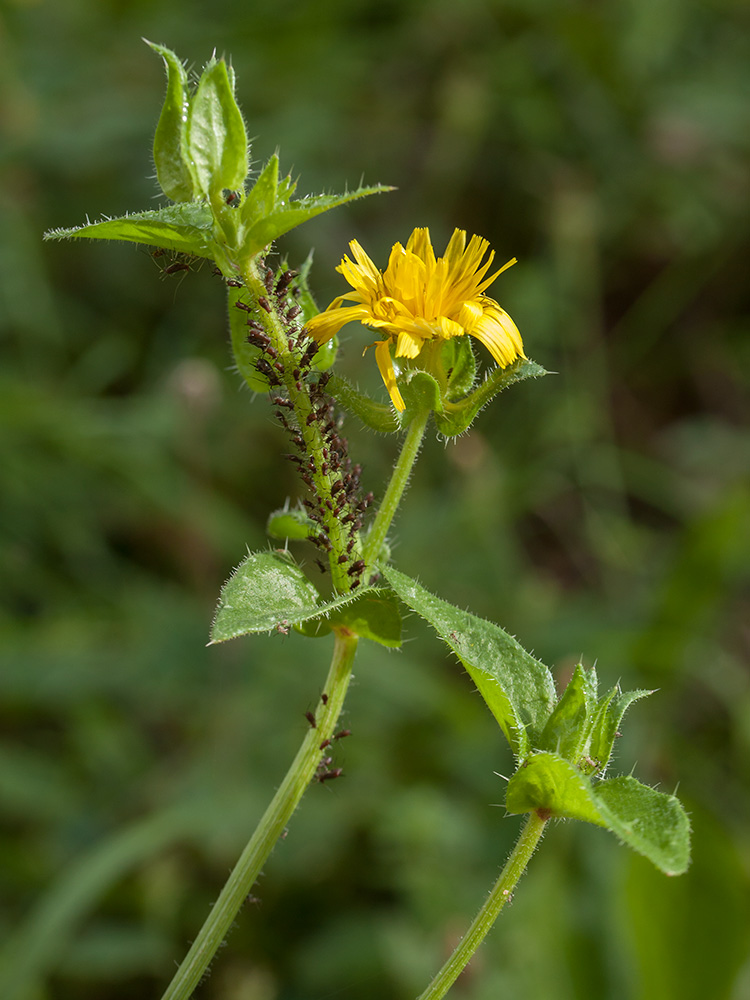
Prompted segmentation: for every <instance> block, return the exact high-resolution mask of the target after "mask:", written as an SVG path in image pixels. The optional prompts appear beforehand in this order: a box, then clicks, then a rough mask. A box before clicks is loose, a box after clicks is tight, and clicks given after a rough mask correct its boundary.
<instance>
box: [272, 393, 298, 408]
mask: <svg viewBox="0 0 750 1000" xmlns="http://www.w3.org/2000/svg"><path fill="white" fill-rule="evenodd" d="M271 402H272V403H273V404H274V406H283V407H284V408H285V409H287V410H293V409H294V403H293V402H292V401H291V399H284V397H283V396H273V397H272V399H271Z"/></svg>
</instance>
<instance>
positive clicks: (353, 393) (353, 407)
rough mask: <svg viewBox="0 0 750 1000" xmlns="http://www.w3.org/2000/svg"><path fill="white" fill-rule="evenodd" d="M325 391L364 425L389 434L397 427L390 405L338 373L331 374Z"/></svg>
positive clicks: (397, 422)
mask: <svg viewBox="0 0 750 1000" xmlns="http://www.w3.org/2000/svg"><path fill="white" fill-rule="evenodd" d="M316 357H317V355H316ZM326 391H327V392H328V393H329V394H330V395H331V396H333V397H334V399H335V400H336V401H337V402H338V403H340V404H341V406H343V407H344V409H345V410H348V411H349V412H350V413H352V414H354V416H355V417H359V419H360V420H361V421H362V423H363V424H364V425H365V426H366V427H371V428H372V429H373V430H375V431H379V432H380V433H381V434H391V433H393V432H394V431H397V430H398V429H399V420H398V417H397V416H396V414H395V413H394V412H393V408H392V407H390V406H384V405H383V403H377V402H375V400H374V399H371V398H370V397H369V396H367V395H365V393H363V392H360V391H359V390H358V389H355V388H354V386H353V385H352V384H351V382H348V381H347V380H346V379H344V378H341V377H340V376H339V375H333V376H331V379H330V381H329V382H328V385H327V386H326Z"/></svg>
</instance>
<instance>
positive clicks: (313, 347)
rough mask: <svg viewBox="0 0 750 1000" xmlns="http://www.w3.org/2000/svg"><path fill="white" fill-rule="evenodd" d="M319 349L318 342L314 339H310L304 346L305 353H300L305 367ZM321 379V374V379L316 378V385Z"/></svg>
mask: <svg viewBox="0 0 750 1000" xmlns="http://www.w3.org/2000/svg"><path fill="white" fill-rule="evenodd" d="M319 349H320V348H319V346H318V342H317V341H316V340H311V341H310V343H309V344H308V345H307V347H306V348H305V353H304V354H303V355H302V364H303V365H305V367H308V366H309V365H310V363H311V362H312V359H313V358H314V357H315V355H316V354H317V353H318V350H319ZM321 381H322V376H321V379H319V380H318V385H320V383H321Z"/></svg>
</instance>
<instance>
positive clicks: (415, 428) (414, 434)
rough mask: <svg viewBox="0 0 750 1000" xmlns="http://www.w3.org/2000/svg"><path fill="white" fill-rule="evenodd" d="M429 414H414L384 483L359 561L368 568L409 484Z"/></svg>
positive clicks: (381, 545)
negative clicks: (386, 482)
mask: <svg viewBox="0 0 750 1000" xmlns="http://www.w3.org/2000/svg"><path fill="white" fill-rule="evenodd" d="M430 412H431V411H430V410H425V411H424V412H423V413H418V414H416V415H415V416H414V418H413V420H412V422H411V423H410V424H409V427H408V430H407V431H406V437H405V438H404V444H403V447H402V448H401V454H400V455H399V456H398V461H397V462H396V466H395V468H394V470H393V474H392V476H391V481H390V482H389V483H388V489H387V490H386V491H385V496H384V497H383V502H382V503H381V504H380V507H379V508H378V513H377V516H376V518H375V520H374V521H373V524H372V528H371V529H370V531H369V533H368V535H367V539H366V541H365V549H364V553H363V558H364V560H365V562H366V563H367V566H368V567H370V566H372V564H373V563H374V562H376V561H377V559H378V556H379V554H380V550H381V549H382V547H383V543H384V542H385V539H386V535H387V534H388V529H389V528H390V526H391V521H393V517H394V515H395V513H396V511H397V510H398V505H399V504H400V503H401V498H402V497H403V495H404V490H405V489H406V486H407V484H408V482H409V476H410V475H411V470H412V468H413V466H414V462H415V461H416V459H417V455H418V454H419V449H420V447H421V445H422V438H423V437H424V432H425V428H426V427H427V421H428V420H429V418H430Z"/></svg>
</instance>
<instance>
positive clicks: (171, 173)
mask: <svg viewBox="0 0 750 1000" xmlns="http://www.w3.org/2000/svg"><path fill="white" fill-rule="evenodd" d="M146 44H147V45H149V46H150V47H151V48H152V49H153V50H154V52H158V53H159V55H160V56H161V57H162V58H163V60H164V63H165V66H166V69H167V94H166V97H165V98H164V106H163V107H162V109H161V115H160V116H159V123H158V124H157V126H156V133H155V135H154V164H155V166H156V177H157V179H158V181H159V184H160V186H161V189H162V191H163V192H164V194H165V195H166V196H167V198H171V199H172V201H177V202H184V201H192V200H193V199H194V198H195V196H196V194H197V190H196V186H195V181H194V178H193V175H192V172H191V168H190V159H189V157H188V153H187V137H186V129H185V123H186V121H187V114H188V93H187V73H186V72H185V67H184V66H183V65H182V63H181V62H180V60H179V59H178V58H177V56H176V55H175V53H174V52H172V51H171V49H167V48H165V47H164V46H163V45H155V44H154V43H153V42H149V41H146Z"/></svg>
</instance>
